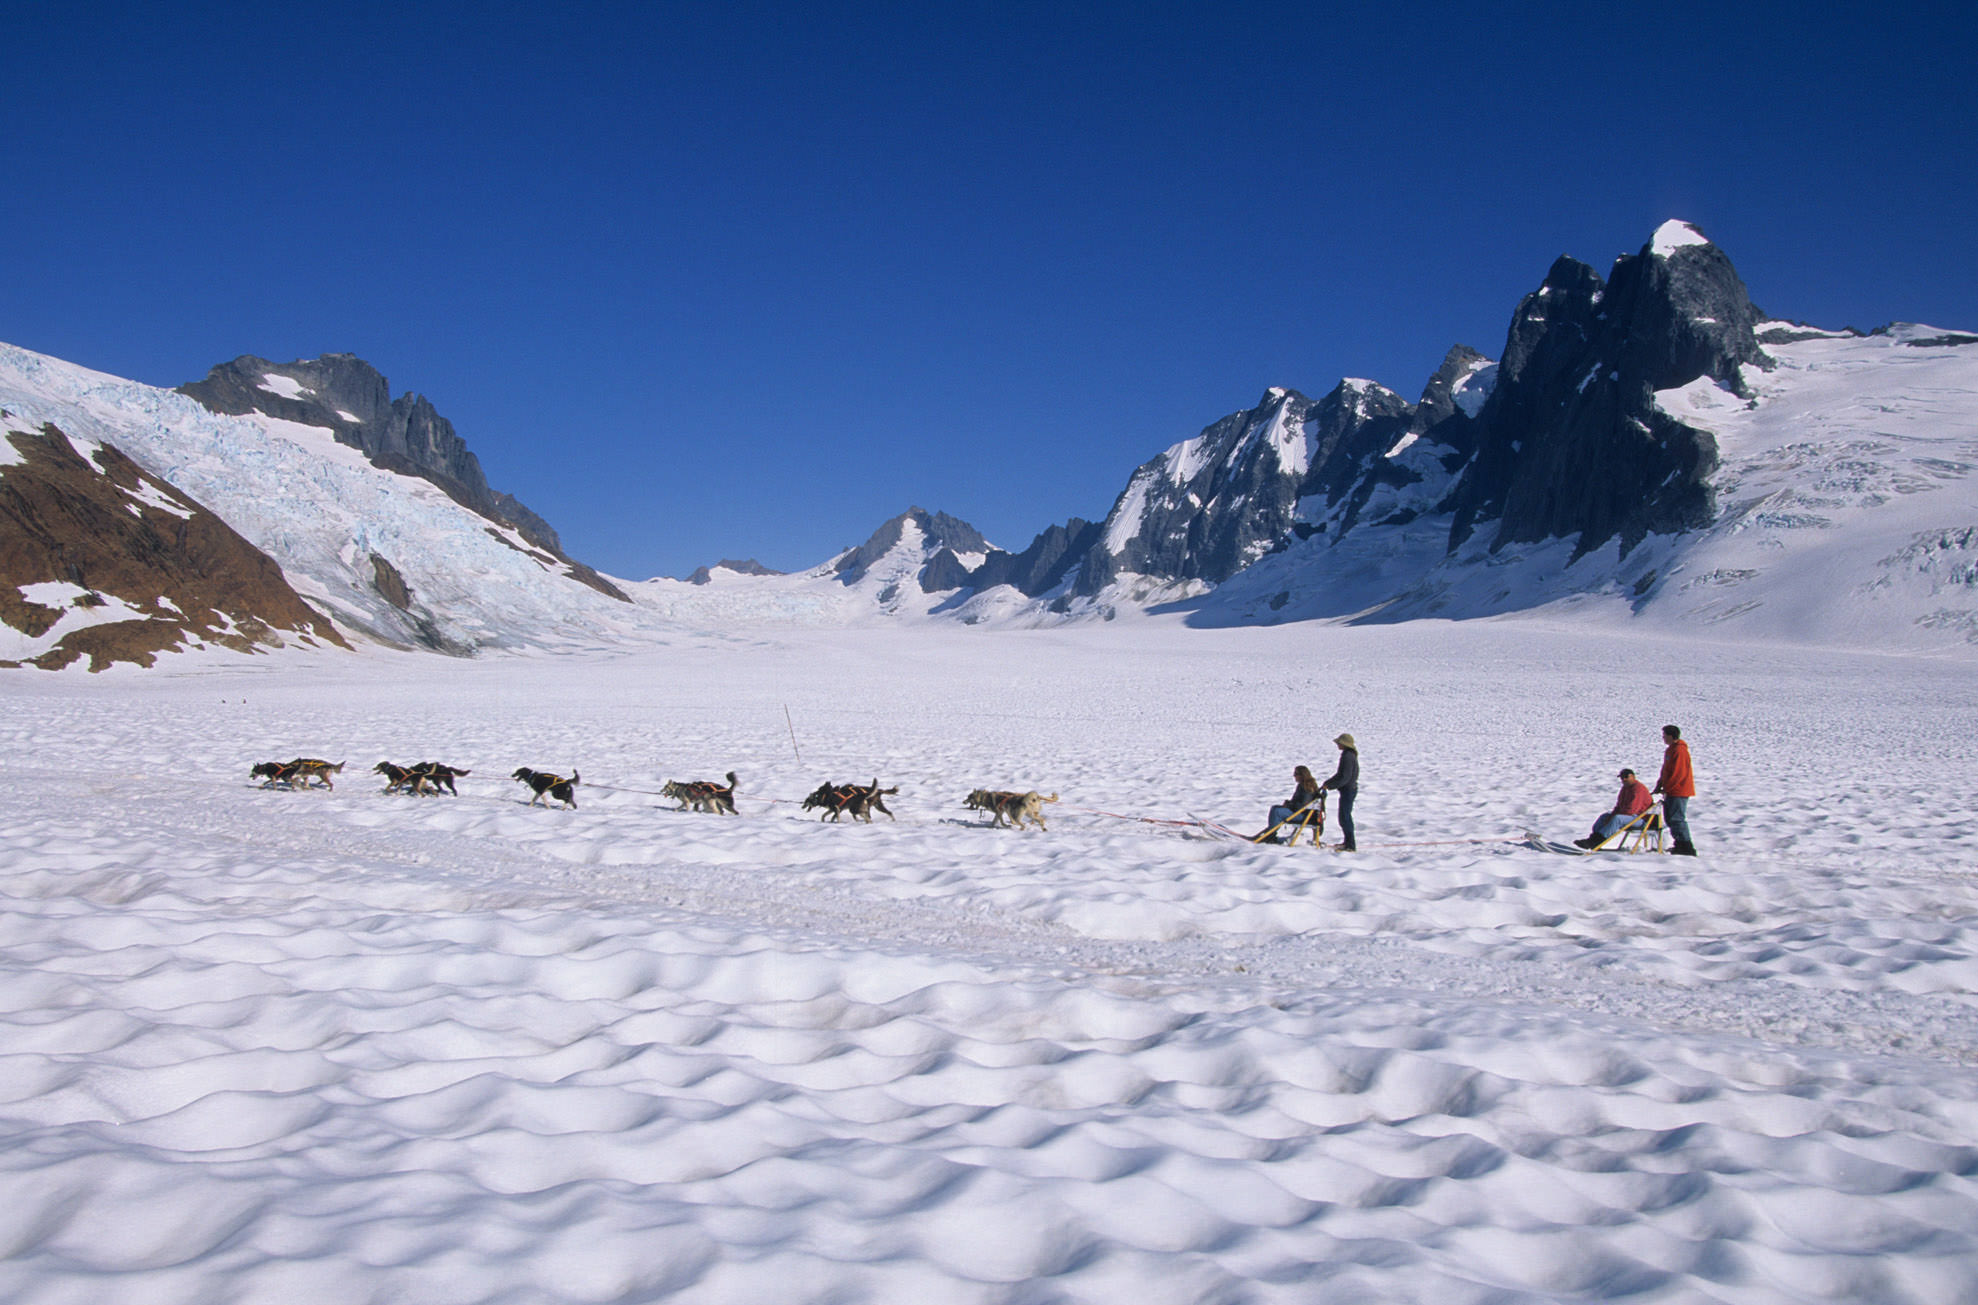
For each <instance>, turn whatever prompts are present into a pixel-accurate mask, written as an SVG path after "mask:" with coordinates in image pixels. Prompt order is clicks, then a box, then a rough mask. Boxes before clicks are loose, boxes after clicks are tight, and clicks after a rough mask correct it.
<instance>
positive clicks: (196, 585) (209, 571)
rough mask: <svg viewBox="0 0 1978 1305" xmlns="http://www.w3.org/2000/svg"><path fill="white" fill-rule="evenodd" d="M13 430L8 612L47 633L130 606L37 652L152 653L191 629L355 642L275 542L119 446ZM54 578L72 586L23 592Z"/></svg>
mask: <svg viewBox="0 0 1978 1305" xmlns="http://www.w3.org/2000/svg"><path fill="white" fill-rule="evenodd" d="M0 438H4V439H5V440H6V441H7V442H8V444H9V445H10V446H11V451H12V453H13V454H14V455H15V456H17V457H18V459H19V460H18V461H6V460H0V461H4V462H5V465H0V621H3V622H5V623H6V624H7V625H8V626H10V627H12V628H13V629H15V630H18V631H20V632H21V633H22V634H24V635H26V636H27V637H28V638H30V639H38V638H40V637H41V636H43V635H46V634H47V633H48V632H49V631H51V630H54V629H56V628H57V627H58V625H59V623H60V622H61V620H62V618H63V617H64V616H65V615H66V612H65V610H64V609H65V608H71V607H72V608H83V609H103V608H108V607H110V606H112V605H113V604H115V605H116V606H117V607H119V608H120V609H121V610H122V612H124V613H127V614H126V615H123V616H122V618H121V619H117V620H113V621H106V622H102V623H99V624H92V625H88V626H84V627H82V628H78V629H76V630H74V631H72V632H71V633H68V634H66V635H64V636H63V637H62V638H61V639H60V640H59V641H58V642H57V643H56V644H55V645H54V646H53V647H52V648H49V649H47V650H46V651H44V652H41V653H40V654H38V655H36V656H33V657H29V658H26V659H25V661H26V662H27V663H28V664H31V665H35V666H40V667H43V668H46V669H51V670H53V669H59V668H60V667H63V666H67V665H69V664H70V663H72V662H74V661H77V660H78V659H80V658H84V657H87V658H88V659H89V669H91V670H92V671H96V670H102V669H103V668H104V667H105V666H108V665H110V664H111V663H113V662H135V663H138V664H140V665H144V666H149V665H151V664H152V661H153V660H154V657H155V654H157V653H159V652H162V651H165V650H167V649H171V648H177V647H184V646H186V645H188V644H192V643H211V644H217V645H220V646H221V647H226V648H233V649H236V650H238V651H242V652H248V651H252V650H253V649H255V648H257V647H279V646H281V645H283V644H284V643H286V642H288V641H289V640H291V639H294V640H298V641H300V642H302V643H305V644H310V643H316V642H319V641H320V642H322V643H329V644H335V645H336V646H338V647H348V646H349V645H348V644H347V643H345V641H344V639H343V637H342V636H341V635H340V634H338V633H337V630H336V627H335V626H334V625H333V624H332V623H331V622H330V620H329V618H328V617H326V616H324V615H323V614H322V613H320V612H318V611H316V610H315V609H314V608H312V607H311V606H310V605H309V604H308V603H307V602H305V601H303V599H302V597H301V596H300V595H299V594H297V593H296V592H295V590H294V589H293V588H291V587H290V586H289V583H288V581H287V579H286V578H284V576H283V575H282V570H281V568H280V567H279V566H277V565H276V564H275V562H274V561H273V560H272V559H271V558H269V557H268V555H267V554H265V553H263V552H261V551H260V550H259V549H257V548H255V547H254V546H253V545H252V544H250V543H248V542H247V541H246V540H245V539H242V538H241V537H240V536H239V535H238V534H236V533H235V532H234V531H233V530H232V529H231V528H230V527H229V526H228V525H227V524H226V523H225V522H223V521H221V520H220V519H219V518H218V517H217V516H215V515H213V514H212V513H211V512H209V511H207V510H206V508H204V507H203V506H201V505H200V504H199V503H197V502H195V501H194V500H193V499H191V498H189V497H188V496H187V495H185V494H184V493H183V492H181V491H179V490H177V489H174V488H173V487H172V486H170V485H168V484H166V483H165V482H164V481H162V480H159V479H157V478H156V477H154V476H151V475H149V474H148V473H146V472H145V471H143V470H142V469H141V468H140V467H138V465H137V464H136V463H134V462H132V461H131V460H130V459H129V458H128V457H126V456H124V454H123V453H122V452H120V451H119V450H118V449H116V448H115V447H114V446H112V445H109V444H98V445H83V446H81V447H82V448H83V449H84V450H86V453H87V455H86V456H85V453H84V452H79V451H78V446H77V445H76V444H74V443H73V442H71V441H70V439H69V438H68V437H67V436H66V435H64V434H63V433H62V432H61V431H60V430H59V429H57V428H56V427H54V426H43V427H42V428H41V430H40V431H39V432H38V433H22V432H19V431H14V432H10V433H5V434H0ZM51 582H54V583H58V584H61V585H63V586H66V587H69V592H70V593H71V594H72V595H73V596H71V597H68V598H66V599H64V600H63V602H62V605H61V606H49V605H48V604H46V603H44V602H41V601H37V600H35V599H33V598H30V597H29V596H28V595H27V594H25V593H24V592H23V589H24V588H26V587H28V586H33V585H42V584H49V583H51ZM44 593H45V591H44ZM19 664H21V663H20V662H0V665H19Z"/></svg>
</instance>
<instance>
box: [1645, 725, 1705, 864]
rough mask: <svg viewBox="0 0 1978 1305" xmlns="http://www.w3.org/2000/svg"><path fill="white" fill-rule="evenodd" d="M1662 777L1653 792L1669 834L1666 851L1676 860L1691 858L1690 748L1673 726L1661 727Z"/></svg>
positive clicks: (1692, 793) (1693, 852)
mask: <svg viewBox="0 0 1978 1305" xmlns="http://www.w3.org/2000/svg"><path fill="white" fill-rule="evenodd" d="M1662 742H1663V744H1664V747H1663V750H1662V774H1661V776H1660V778H1658V779H1657V780H1656V781H1655V791H1656V792H1657V793H1660V794H1661V795H1662V816H1663V818H1664V819H1665V820H1667V821H1668V822H1669V833H1670V835H1671V836H1672V837H1673V838H1674V839H1675V840H1676V845H1675V846H1674V847H1672V848H1670V849H1669V850H1670V851H1672V852H1674V853H1675V854H1676V855H1677V856H1695V855H1696V844H1694V843H1692V842H1690V799H1691V798H1693V797H1695V796H1696V778H1695V776H1694V775H1693V774H1691V772H1690V745H1689V744H1687V743H1685V742H1683V732H1682V730H1680V729H1678V728H1677V727H1676V726H1674V725H1664V726H1663V727H1662Z"/></svg>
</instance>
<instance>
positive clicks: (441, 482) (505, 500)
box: [179, 353, 630, 601]
mask: <svg viewBox="0 0 1978 1305" xmlns="http://www.w3.org/2000/svg"><path fill="white" fill-rule="evenodd" d="M179 392H180V393H181V394H185V395H188V396H190V397H191V398H193V399H196V400H198V401H199V403H201V404H202V405H204V406H205V407H206V408H207V409H208V410H210V411H212V412H218V413H224V414H226V415H228V416H236V417H238V416H244V415H246V414H248V413H251V412H258V413H262V414H264V415H266V416H269V417H276V418H279V419H281V420H283V421H293V422H297V423H300V424H301V425H304V426H317V427H322V428H324V429H327V430H328V431H329V432H330V434H331V435H332V436H333V437H334V438H335V439H336V441H337V443H339V444H346V445H349V446H350V447H351V448H354V449H358V450H360V451H362V452H363V454H364V456H365V457H367V458H369V459H370V460H371V462H372V464H373V465H375V466H378V467H382V468H384V469H385V470H387V471H395V472H398V473H399V474H401V475H407V476H417V477H419V478H420V479H422V480H425V481H429V482H431V483H432V484H434V485H437V486H438V487H439V488H440V489H442V490H444V491H446V494H447V496H448V497H449V498H451V499H453V501H454V502H456V503H459V504H460V505H461V506H462V507H465V508H467V509H469V510H470V511H473V512H478V513H479V514H481V515H482V516H484V517H486V518H488V519H489V520H490V521H493V522H496V523H497V524H500V525H504V526H508V527H511V528H513V529H514V530H515V531H516V532H517V533H519V534H520V535H521V536H522V537H523V538H524V539H525V540H527V541H528V542H529V543H530V544H532V545H534V546H535V547H537V548H539V549H542V550H543V551H544V552H546V553H548V554H550V555H551V556H552V557H553V558H555V559H556V560H557V561H559V562H561V563H563V564H564V565H565V566H566V567H568V568H569V575H570V578H572V579H574V580H577V581H579V582H581V583H583V584H586V585H589V586H590V587H591V588H593V589H596V590H597V591H598V592H600V593H603V594H607V595H609V596H611V597H613V598H616V599H619V600H620V601H630V600H628V599H626V598H625V595H624V594H622V593H620V592H619V591H618V589H617V588H616V587H615V586H613V585H612V584H611V583H610V582H609V581H607V580H606V579H605V578H604V577H603V576H601V575H599V574H598V573H597V572H596V571H593V570H592V569H591V568H590V567H588V566H585V565H584V564H583V563H581V562H578V561H576V560H574V559H572V558H571V557H570V556H569V555H568V554H566V553H565V552H564V551H563V541H562V540H561V539H559V538H558V537H557V534H556V531H555V530H553V529H551V528H550V525H549V523H548V522H547V521H544V520H543V519H542V518H541V517H540V516H538V515H536V513H534V512H532V511H530V510H529V509H528V508H527V507H524V506H523V505H522V504H521V503H520V502H518V501H517V500H516V499H515V498H514V497H513V496H512V495H509V494H504V493H501V492H499V491H497V490H495V489H493V488H492V487H490V486H489V484H488V480H487V476H486V475H485V474H484V473H483V472H482V470H481V462H480V459H479V458H477V457H475V456H474V454H473V452H472V451H471V450H469V449H468V447H467V442H466V441H465V440H463V439H461V438H460V436H459V434H458V433H456V432H455V430H454V429H453V423H452V422H450V421H448V420H447V419H446V418H445V417H443V416H441V415H440V413H439V410H438V409H437V408H435V407H434V406H433V405H432V403H431V402H430V401H429V400H428V399H427V398H426V397H425V396H424V395H421V394H414V393H411V392H409V391H408V392H407V393H405V394H401V395H399V396H398V398H396V399H393V398H392V397H391V384H390V382H389V381H387V380H386V379H385V377H384V374H383V373H381V372H379V371H378V369H377V368H375V367H373V366H372V365H371V364H370V363H368V362H365V361H364V360H363V359H362V358H359V357H357V356H356V355H355V354H348V353H328V354H324V355H322V356H321V357H318V358H304V359H299V360H297V361H295V362H287V363H276V362H270V361H269V360H267V359H266V358H257V357H254V356H253V355H251V354H244V355H242V356H241V357H239V358H236V359H234V360H233V361H232V362H228V363H221V364H220V365H219V366H217V367H215V368H213V369H212V370H211V371H209V372H207V374H206V379H205V380H203V381H194V382H192V383H191V384H188V385H181V386H180V387H179Z"/></svg>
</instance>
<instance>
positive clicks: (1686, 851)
mask: <svg viewBox="0 0 1978 1305" xmlns="http://www.w3.org/2000/svg"><path fill="white" fill-rule="evenodd" d="M1669 851H1670V854H1671V855H1673V856H1695V855H1696V845H1695V844H1694V843H1692V842H1690V840H1689V839H1687V838H1679V839H1677V840H1676V845H1675V846H1674V847H1672V848H1670V849H1669Z"/></svg>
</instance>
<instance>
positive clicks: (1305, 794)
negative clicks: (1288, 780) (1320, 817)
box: [1284, 779, 1319, 811]
mask: <svg viewBox="0 0 1978 1305" xmlns="http://www.w3.org/2000/svg"><path fill="white" fill-rule="evenodd" d="M1318 800H1319V785H1318V783H1317V782H1316V781H1310V780H1302V779H1301V780H1299V781H1298V791H1297V792H1296V793H1293V794H1292V795H1291V796H1290V797H1288V798H1286V799H1285V800H1284V805H1286V806H1288V807H1290V808H1291V809H1292V810H1293V811H1302V810H1304V809H1305V808H1306V807H1309V806H1311V805H1312V804H1313V803H1314V802H1316V801H1318Z"/></svg>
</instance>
